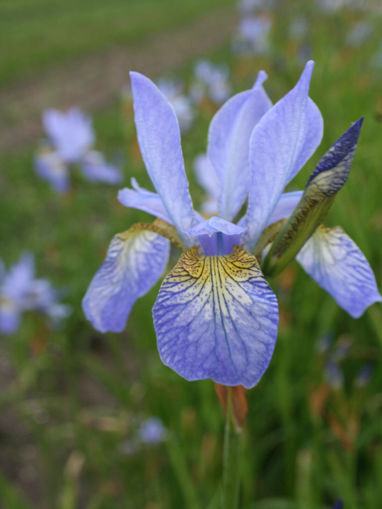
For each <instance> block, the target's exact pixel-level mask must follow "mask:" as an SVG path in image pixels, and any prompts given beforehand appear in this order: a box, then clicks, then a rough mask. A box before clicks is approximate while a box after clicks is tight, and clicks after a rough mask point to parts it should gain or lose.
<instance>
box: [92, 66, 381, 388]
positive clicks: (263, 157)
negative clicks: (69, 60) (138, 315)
mask: <svg viewBox="0 0 382 509" xmlns="http://www.w3.org/2000/svg"><path fill="white" fill-rule="evenodd" d="M313 65H314V64H313V62H308V63H307V64H306V66H305V68H304V71H303V73H302V75H301V77H300V79H299V80H298V82H297V84H296V86H295V87H294V88H293V89H292V90H291V91H290V92H288V93H287V94H286V95H285V96H284V97H283V98H282V99H281V100H279V102H277V103H276V104H275V105H274V106H272V104H271V101H270V99H269V98H268V96H267V94H266V92H265V90H264V88H263V82H264V80H265V79H266V74H265V72H263V71H261V72H260V73H259V75H258V78H257V80H256V83H255V84H254V86H253V88H252V89H250V90H247V91H244V92H241V93H239V94H237V95H235V96H233V97H232V98H230V99H229V100H228V101H227V102H226V103H225V104H224V105H223V106H222V107H221V109H220V110H219V111H218V112H217V113H216V115H215V116H214V118H213V119H212V122H211V125H210V128H209V135H208V149H207V155H208V159H209V161H210V163H211V164H210V165H206V168H209V170H208V171H210V172H212V173H213V177H212V178H213V179H214V180H215V182H216V180H218V182H219V197H218V199H216V200H215V201H216V203H217V207H218V211H217V212H218V214H219V215H215V216H212V217H210V218H209V219H204V218H203V217H202V216H200V215H199V214H198V213H197V212H195V211H194V208H193V205H192V201H191V196H190V194H189V189H188V181H187V178H186V174H185V169H184V161H183V155H182V149H181V144H180V132H179V126H178V122H177V119H176V116H175V113H174V110H173V108H172V107H171V106H170V104H169V103H168V101H167V100H166V98H165V97H164V96H163V94H162V93H161V92H160V91H159V90H158V88H157V87H156V86H155V85H154V84H153V83H152V81H150V80H149V79H148V78H146V77H145V76H143V75H141V74H139V73H135V72H133V73H131V82H132V91H133V98H134V110H135V123H136V128H137V135H138V141H139V146H140V149H141V153H142V156H143V160H144V162H145V165H146V169H147V172H148V174H149V176H150V178H151V181H152V183H153V185H154V187H155V189H156V191H157V194H156V193H153V192H151V191H148V190H146V189H142V188H140V187H139V185H138V184H137V182H136V181H135V180H133V189H128V188H126V189H123V190H122V191H120V193H119V200H120V202H121V203H122V204H124V205H126V206H127V207H133V208H138V209H141V210H144V211H146V212H149V213H151V214H153V215H154V216H156V217H157V218H159V219H157V220H156V221H154V223H152V227H151V231H147V230H144V229H142V228H141V227H139V225H136V227H132V228H130V230H128V231H127V232H124V233H121V234H118V235H116V236H115V237H114V239H113V240H112V242H111V245H110V247H109V250H108V253H107V257H106V260H105V261H104V263H103V264H102V266H101V267H100V269H99V270H98V272H97V273H96V275H95V277H94V278H93V280H92V282H91V284H90V286H89V289H88V291H87V293H86V295H85V298H84V300H83V308H84V311H85V314H86V316H87V318H88V319H89V320H90V321H91V322H92V324H93V325H94V327H95V328H96V329H98V330H99V331H101V332H106V331H114V332H120V331H122V330H123V329H124V327H125V325H126V320H127V318H128V315H129V313H130V310H131V308H132V306H133V304H134V302H135V301H136V299H137V298H139V297H141V296H142V295H144V294H145V293H146V292H147V291H148V290H150V288H151V287H152V286H153V285H154V284H155V283H156V282H157V281H158V279H159V278H160V277H161V276H162V274H163V272H164V270H165V268H166V265H167V262H168V255H169V240H168V239H172V240H174V241H175V242H177V243H178V244H180V245H182V246H183V249H184V250H183V252H182V254H181V256H180V259H179V261H178V263H177V264H176V266H175V267H174V268H173V269H172V270H171V272H170V273H169V274H168V275H167V276H166V277H165V279H164V282H163V283H162V286H161V288H160V290H159V294H158V297H157V300H156V302H155V305H154V308H153V319H154V326H155V330H156V335H157V342H158V349H159V354H160V356H161V359H162V361H163V363H164V364H165V365H167V366H169V367H170V368H172V369H173V370H175V371H176V372H177V373H178V374H180V375H181V376H183V377H184V378H186V379H187V380H200V379H205V378H211V379H212V380H214V381H215V382H217V383H220V384H224V385H230V386H233V385H239V384H241V385H244V386H245V387H247V388H250V387H253V386H254V385H256V383H257V382H258V381H259V379H260V378H261V376H262V375H263V373H264V372H265V370H266V369H267V367H268V364H269V362H270V360H271V357H272V354H273V350H274V347H275V343H276V337H277V330H278V319H279V313H278V304H277V299H276V296H275V294H274V293H273V291H272V289H271V288H270V286H269V284H268V283H267V281H266V279H265V278H264V276H263V274H262V271H261V269H260V265H259V260H260V259H261V258H260V256H259V255H258V256H255V255H254V254H253V253H257V249H258V246H259V243H260V244H261V243H262V242H263V238H264V237H263V235H264V233H265V230H266V229H267V227H268V226H270V225H272V224H275V222H277V221H279V220H281V219H284V218H287V217H288V216H290V215H291V212H292V211H293V210H294V209H295V207H296V205H297V204H298V203H299V201H300V199H301V197H302V195H303V192H302V191H301V192H300V191H296V192H292V193H284V189H285V187H286V185H287V184H288V183H289V181H290V180H291V179H292V178H293V177H294V176H295V175H296V174H297V172H298V171H299V170H300V169H301V167H302V166H303V165H304V164H305V163H306V161H307V160H308V159H309V158H310V156H311V155H312V154H313V152H314V151H315V149H316V148H317V146H318V145H319V143H320V141H321V137H322V130H323V121H322V116H321V114H320V112H319V110H318V108H317V106H316V105H315V104H314V103H313V101H312V100H311V99H310V98H309V96H308V92H309V84H310V79H311V74H312V70H313ZM360 126H361V121H359V122H358V123H355V124H353V126H352V127H351V128H350V129H349V130H348V131H347V132H346V133H345V135H343V137H342V138H340V140H339V141H338V142H337V144H335V145H334V148H333V147H332V149H331V150H330V151H329V152H328V153H327V154H326V156H324V158H323V159H322V160H321V166H320V164H319V165H318V166H317V168H316V170H315V171H314V172H313V174H312V176H311V179H313V181H314V183H315V184H316V183H317V182H318V184H317V186H318V187H319V184H320V182H321V180H320V179H321V176H322V175H323V174H324V176H325V172H328V171H329V169H330V164H329V162H330V161H331V162H332V163H335V165H336V167H338V168H340V169H341V172H342V173H341V172H340V177H341V178H342V181H341V182H342V184H343V182H344V180H346V176H347V173H346V172H348V170H349V168H350V164H351V160H352V157H353V155H354V150H355V146H356V143H357V140H358V134H359V130H360ZM332 166H333V165H332ZM345 170H346V171H345ZM344 173H346V176H345V177H344ZM206 178H207V180H208V176H206ZM332 185H333V186H334V188H337V187H338V186H339V181H338V178H336V179H335V181H334V183H333V184H332ZM337 190H338V189H337ZM329 194H330V193H329ZM246 201H248V207H247V211H246V213H245V215H244V216H243V217H242V218H241V219H240V220H239V221H236V218H237V216H238V215H239V213H240V211H241V209H242V207H243V205H244V204H245V203H246ZM158 225H159V226H158ZM163 225H166V226H165V227H163ZM170 225H172V226H170ZM171 228H172V230H171ZM149 229H150V228H149ZM170 231H171V234H169V232H170ZM263 232H264V233H263ZM166 237H167V238H166ZM298 260H299V262H300V263H301V264H302V266H303V267H304V268H305V270H306V271H307V272H308V273H309V274H311V275H312V277H313V278H314V279H315V280H316V281H317V282H318V283H319V284H320V285H321V286H322V287H324V288H325V289H326V290H328V291H329V292H330V293H331V294H332V296H333V297H334V298H335V299H336V300H337V301H338V303H339V304H340V305H341V306H342V307H343V308H344V309H346V310H347V311H348V312H349V313H350V314H351V315H353V316H359V315H360V314H361V313H362V312H363V311H364V309H365V308H366V307H367V306H368V305H370V304H371V303H372V302H375V301H377V300H381V296H380V295H379V293H378V290H377V288H376V283H375V279H374V275H373V273H372V271H371V269H370V267H369V265H368V263H367V261H366V259H365V257H364V256H363V255H362V253H361V252H360V251H359V249H358V248H357V247H356V245H355V244H354V243H353V242H352V241H351V240H350V239H349V238H348V237H347V236H346V235H345V234H344V233H343V232H342V230H341V231H337V230H334V231H331V230H322V231H321V230H320V231H319V232H318V233H315V234H314V235H313V236H312V237H311V238H310V239H309V240H308V242H306V244H305V245H304V247H303V249H302V251H301V252H300V253H299V255H298Z"/></svg>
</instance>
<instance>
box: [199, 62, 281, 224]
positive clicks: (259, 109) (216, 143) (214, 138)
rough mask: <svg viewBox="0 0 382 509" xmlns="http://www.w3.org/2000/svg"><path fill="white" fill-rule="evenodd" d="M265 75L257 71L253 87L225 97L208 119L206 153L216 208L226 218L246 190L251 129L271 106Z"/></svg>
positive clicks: (244, 195)
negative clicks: (217, 188) (216, 184)
mask: <svg viewBox="0 0 382 509" xmlns="http://www.w3.org/2000/svg"><path fill="white" fill-rule="evenodd" d="M266 77H267V75H266V74H265V72H264V71H261V72H260V73H259V76H258V79H257V81H256V83H255V85H254V87H253V88H252V89H251V90H246V91H245V92H241V93H239V94H237V95H235V96H234V97H232V98H231V99H229V100H228V101H227V102H226V103H225V104H224V105H223V106H222V107H221V108H220V110H219V111H218V112H217V113H216V115H215V116H214V118H213V119H212V121H211V125H210V129H209V134H208V157H209V159H210V160H211V163H212V165H213V166H214V168H215V171H216V173H217V175H218V177H219V180H220V182H221V187H222V192H221V196H220V201H219V212H220V215H221V216H222V217H224V218H225V219H227V220H228V221H231V220H232V219H233V218H234V217H235V215H236V214H237V213H238V212H239V210H240V208H241V206H242V205H243V203H244V201H245V198H246V196H247V194H248V188H249V185H250V181H251V175H250V168H249V158H248V153H249V139H250V136H251V133H252V131H253V128H254V127H255V125H256V124H257V122H258V121H259V120H260V119H261V117H262V116H263V115H264V113H266V112H267V111H268V110H269V108H270V107H271V106H272V103H271V101H270V99H269V97H268V96H267V94H266V92H265V90H264V88H263V86H262V83H263V82H264V80H265V79H266Z"/></svg>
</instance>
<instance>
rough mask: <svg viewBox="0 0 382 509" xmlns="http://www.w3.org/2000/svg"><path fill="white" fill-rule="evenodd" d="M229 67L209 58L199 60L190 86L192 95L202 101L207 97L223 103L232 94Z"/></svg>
mask: <svg viewBox="0 0 382 509" xmlns="http://www.w3.org/2000/svg"><path fill="white" fill-rule="evenodd" d="M230 92H231V85H230V82H229V69H228V67H227V66H225V65H221V64H220V65H218V64H214V63H212V62H209V61H208V60H199V61H198V62H196V64H195V66H194V79H193V82H192V84H191V87H190V97H191V98H192V100H193V101H194V102H196V103H197V104H198V103H201V102H202V101H203V99H204V98H207V99H209V100H211V101H212V102H214V103H215V104H221V103H223V102H224V101H225V100H226V99H227V98H228V97H229V95H230Z"/></svg>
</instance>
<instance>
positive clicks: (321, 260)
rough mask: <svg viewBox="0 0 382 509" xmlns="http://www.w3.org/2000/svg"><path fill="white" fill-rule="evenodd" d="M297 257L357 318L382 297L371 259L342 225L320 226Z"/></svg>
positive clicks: (314, 277)
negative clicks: (369, 260) (332, 226)
mask: <svg viewBox="0 0 382 509" xmlns="http://www.w3.org/2000/svg"><path fill="white" fill-rule="evenodd" d="M297 260H298V262H299V263H300V264H301V265H302V267H303V268H304V270H305V271H306V272H307V273H308V274H309V275H310V276H311V277H312V278H313V279H314V280H315V281H316V282H317V283H318V284H319V285H320V286H321V287H322V288H323V289H324V290H326V291H327V292H329V293H330V295H331V296H332V297H333V298H334V299H335V300H336V301H337V303H338V304H339V305H340V306H341V307H342V308H343V309H344V310H345V311H347V312H348V313H349V314H350V315H351V316H352V317H353V318H359V317H360V316H361V315H362V313H363V312H364V311H365V309H366V308H367V307H368V306H370V305H371V304H373V303H374V302H380V301H381V300H382V297H381V295H380V294H379V292H378V288H377V285H376V281H375V277H374V274H373V271H372V270H371V268H370V265H369V263H368V261H367V260H366V258H365V256H364V255H363V253H362V252H361V251H360V249H359V248H358V246H357V245H356V244H355V243H354V242H353V240H352V239H351V238H350V237H349V236H348V235H346V233H345V232H344V231H343V230H342V229H341V228H339V227H336V228H330V229H329V228H319V229H317V230H316V232H315V234H314V235H313V236H312V237H311V238H310V239H309V240H308V242H307V243H306V244H305V245H304V247H303V248H302V249H301V251H300V253H299V254H298V255H297Z"/></svg>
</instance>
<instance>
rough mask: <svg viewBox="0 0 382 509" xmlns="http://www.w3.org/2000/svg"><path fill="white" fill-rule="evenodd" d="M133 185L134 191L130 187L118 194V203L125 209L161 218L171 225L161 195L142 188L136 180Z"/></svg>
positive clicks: (133, 180) (132, 181)
mask: <svg viewBox="0 0 382 509" xmlns="http://www.w3.org/2000/svg"><path fill="white" fill-rule="evenodd" d="M131 183H132V186H133V187H134V189H129V188H128V187H125V188H124V189H121V190H120V191H119V192H118V201H119V202H120V203H122V205H125V207H130V208H133V209H138V210H143V211H144V212H148V213H149V214H152V215H153V216H155V217H160V218H161V219H163V221H166V222H167V223H171V219H170V218H169V216H168V214H167V211H166V209H165V208H164V205H163V202H162V200H161V198H160V196H159V194H157V193H153V192H152V191H148V190H147V189H144V188H143V187H140V186H139V185H138V183H137V182H136V180H135V179H132V180H131Z"/></svg>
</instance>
